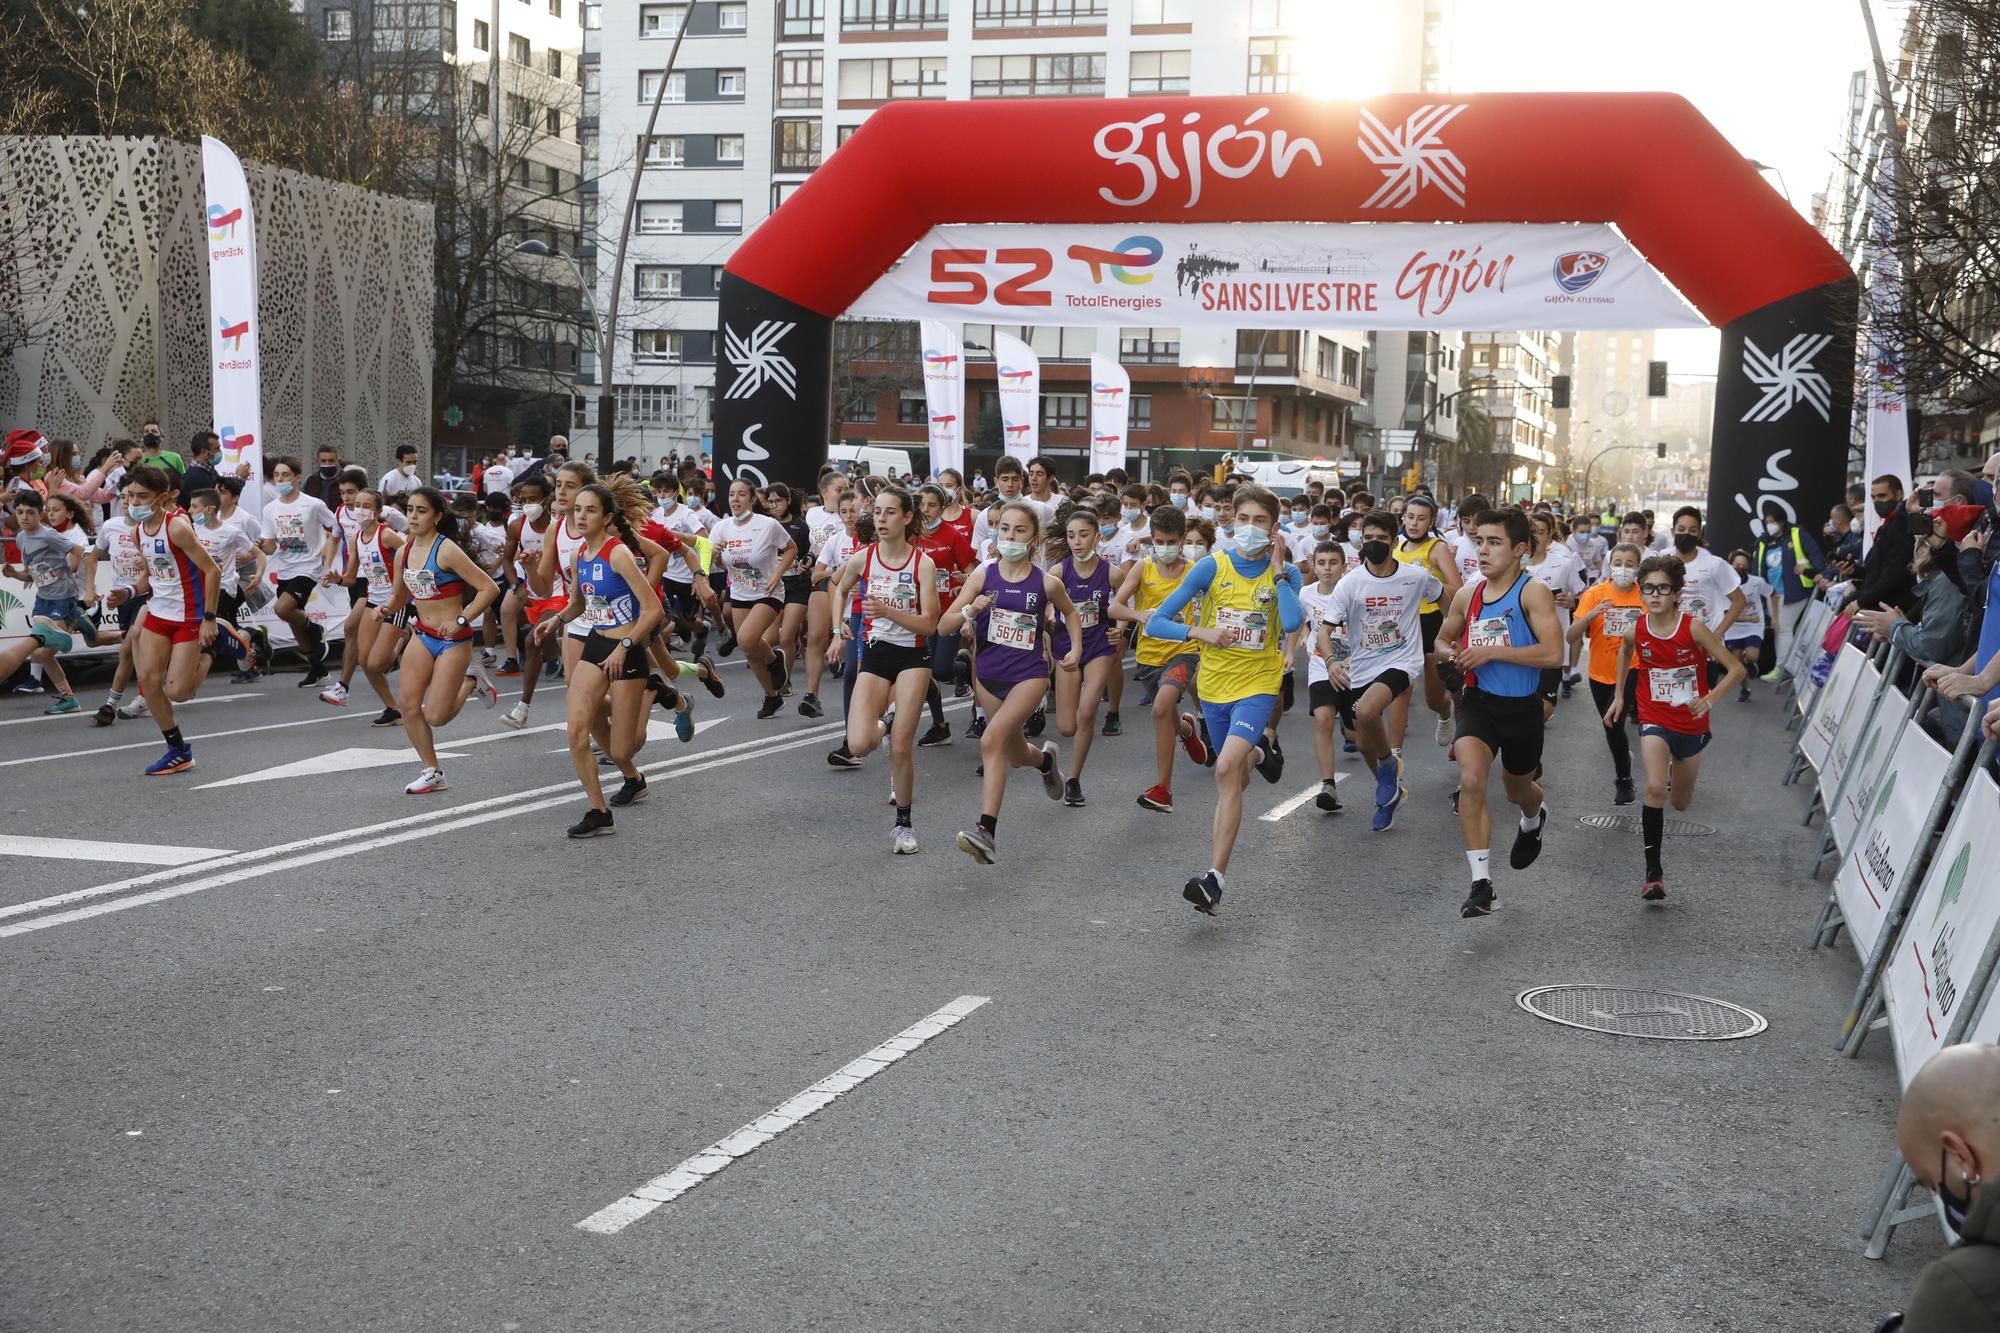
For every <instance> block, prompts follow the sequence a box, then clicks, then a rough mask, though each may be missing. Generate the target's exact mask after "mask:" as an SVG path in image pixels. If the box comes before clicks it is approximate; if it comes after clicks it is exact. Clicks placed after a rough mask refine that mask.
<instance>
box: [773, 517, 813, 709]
mask: <svg viewBox="0 0 2000 1333" xmlns="http://www.w3.org/2000/svg"><path fill="white" fill-rule="evenodd" d="M799 498H800V497H799V496H798V495H797V493H796V492H794V491H793V490H792V488H791V487H789V486H787V485H785V484H784V483H783V482H773V483H771V485H770V486H768V487H766V488H765V491H764V512H765V513H767V514H769V515H770V516H771V517H772V518H774V519H776V520H777V521H778V525H779V526H780V527H782V528H784V530H785V535H786V536H788V537H790V538H791V539H792V563H791V564H789V565H787V566H786V567H785V585H784V591H785V605H784V609H783V610H782V611H780V612H779V613H778V618H777V620H776V621H775V622H773V624H772V626H771V631H770V633H769V634H768V635H767V636H766V637H767V638H769V640H770V642H771V647H772V648H773V649H774V650H775V651H776V652H778V653H781V654H783V657H782V659H781V660H783V661H787V662H796V661H798V660H799V651H800V644H801V642H802V641H803V640H804V638H805V628H806V603H807V602H808V601H809V600H810V599H811V594H812V533H811V532H810V531H809V530H808V529H807V527H806V521H805V519H804V518H803V517H802V516H801V515H800V514H799V512H798V508H797V505H798V500H799ZM791 689H792V683H791V679H790V677H789V674H788V675H787V678H786V680H785V685H784V689H783V690H782V691H781V692H782V693H785V694H789V693H791Z"/></svg>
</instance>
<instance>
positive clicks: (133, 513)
mask: <svg viewBox="0 0 2000 1333" xmlns="http://www.w3.org/2000/svg"><path fill="white" fill-rule="evenodd" d="M125 515H126V517H128V518H134V519H137V520H138V521H139V522H141V523H144V522H145V521H146V520H147V519H149V518H151V517H152V516H153V506H151V505H127V506H125Z"/></svg>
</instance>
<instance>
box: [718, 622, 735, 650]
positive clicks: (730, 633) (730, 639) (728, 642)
mask: <svg viewBox="0 0 2000 1333" xmlns="http://www.w3.org/2000/svg"><path fill="white" fill-rule="evenodd" d="M718 651H719V652H720V654H721V655H722V656H724V657H727V656H729V655H730V654H731V653H733V652H735V651H736V631H735V630H730V629H726V630H724V631H722V644H721V647H720V648H719V649H718Z"/></svg>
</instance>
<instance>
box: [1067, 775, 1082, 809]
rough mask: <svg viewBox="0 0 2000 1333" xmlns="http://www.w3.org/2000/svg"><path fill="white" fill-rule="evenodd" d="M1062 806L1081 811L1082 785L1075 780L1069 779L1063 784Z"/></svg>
mask: <svg viewBox="0 0 2000 1333" xmlns="http://www.w3.org/2000/svg"><path fill="white" fill-rule="evenodd" d="M1063 804H1064V805H1067V806H1070V807H1071V808H1073V809H1081V808H1082V807H1083V804H1084V800H1083V784H1082V783H1081V782H1078V781H1077V780H1076V779H1075V778H1070V779H1068V780H1066V781H1065V782H1064V783H1063Z"/></svg>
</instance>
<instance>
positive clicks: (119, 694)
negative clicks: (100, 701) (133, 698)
mask: <svg viewBox="0 0 2000 1333" xmlns="http://www.w3.org/2000/svg"><path fill="white" fill-rule="evenodd" d="M104 702H105V703H107V704H110V705H111V706H112V707H113V708H116V707H117V706H118V705H119V704H122V703H124V702H125V691H123V690H111V691H109V692H107V693H106V694H105V696H104Z"/></svg>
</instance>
